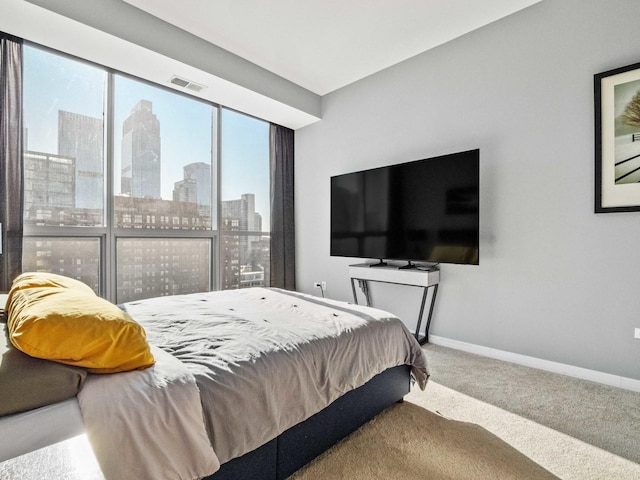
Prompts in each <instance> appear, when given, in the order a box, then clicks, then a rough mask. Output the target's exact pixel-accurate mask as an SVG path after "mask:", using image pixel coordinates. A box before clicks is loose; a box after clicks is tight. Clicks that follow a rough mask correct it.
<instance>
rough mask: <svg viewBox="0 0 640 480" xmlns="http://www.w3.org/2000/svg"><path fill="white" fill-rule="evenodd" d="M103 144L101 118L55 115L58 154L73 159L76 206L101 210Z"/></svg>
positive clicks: (102, 200) (65, 114)
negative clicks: (56, 119) (56, 120)
mask: <svg viewBox="0 0 640 480" xmlns="http://www.w3.org/2000/svg"><path fill="white" fill-rule="evenodd" d="M103 152H104V141H103V121H102V119H101V118H94V117H88V116H86V115H80V114H79V113H72V112H65V111H63V110H59V111H58V154H59V155H61V156H65V157H71V158H75V166H76V171H75V195H76V198H75V206H76V207H77V208H93V209H102V208H103V203H104V153H103Z"/></svg>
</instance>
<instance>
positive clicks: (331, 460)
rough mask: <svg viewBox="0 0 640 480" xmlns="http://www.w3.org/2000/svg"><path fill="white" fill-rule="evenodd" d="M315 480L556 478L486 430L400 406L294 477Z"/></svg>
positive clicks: (335, 447) (412, 406) (424, 410)
mask: <svg viewBox="0 0 640 480" xmlns="http://www.w3.org/2000/svg"><path fill="white" fill-rule="evenodd" d="M290 478H291V479H292V480H293V479H295V480H312V479H320V478H322V479H354V480H359V479H363V480H364V479H388V480H414V479H415V480H418V479H420V480H431V479H433V480H447V479H451V480H478V479H485V478H486V479H495V480H501V479H505V480H506V479H516V478H517V479H521V480H529V479H530V480H545V479H555V478H557V477H556V476H554V475H552V474H551V473H549V472H548V471H546V470H545V469H544V468H542V467H541V466H540V465H538V464H536V463H535V462H534V461H532V460H531V459H529V458H527V457H526V456H525V455H523V454H522V453H520V452H519V451H518V450H516V449H515V448H513V447H511V446H510V445H508V444H507V443H506V442H504V441H502V440H501V439H500V438H498V437H497V436H496V435H494V434H492V433H490V432H489V431H488V430H486V429H484V428H483V427H481V426H479V425H476V424H474V423H469V422H460V421H456V420H451V419H448V418H445V417H443V416H442V415H440V414H438V413H434V412H431V411H429V410H427V409H425V408H423V407H421V406H419V405H416V404H414V403H410V402H403V403H398V404H396V405H394V406H392V407H390V408H389V409H387V410H385V411H384V412H383V413H382V414H380V415H379V416H378V417H376V418H375V419H373V420H372V421H371V422H369V423H368V424H366V425H365V426H364V427H362V428H361V429H359V430H358V431H357V432H355V433H354V434H352V435H351V436H350V437H348V438H347V439H346V440H345V441H343V442H341V443H339V444H338V445H336V446H334V447H333V448H332V449H331V450H329V451H328V452H325V453H324V454H323V455H322V456H320V457H319V458H317V459H316V460H315V461H313V462H311V463H310V464H309V465H307V466H306V467H305V468H304V469H303V470H301V471H299V472H298V473H297V474H295V475H293V476H292V477H290Z"/></svg>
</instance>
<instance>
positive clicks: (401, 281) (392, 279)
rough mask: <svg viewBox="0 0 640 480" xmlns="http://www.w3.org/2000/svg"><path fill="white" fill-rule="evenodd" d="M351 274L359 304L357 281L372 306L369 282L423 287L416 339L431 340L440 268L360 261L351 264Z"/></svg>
mask: <svg viewBox="0 0 640 480" xmlns="http://www.w3.org/2000/svg"><path fill="white" fill-rule="evenodd" d="M349 276H350V277H351V290H352V291H353V301H354V303H355V304H356V305H357V304H358V297H357V295H356V285H355V282H356V281H357V282H358V284H359V286H360V289H361V290H362V293H364V297H365V299H366V301H367V306H368V307H370V306H371V297H370V295H369V284H368V282H382V283H393V284H396V285H409V286H412V287H422V288H423V292H422V302H421V303H420V314H419V315H418V324H417V326H416V331H415V337H416V340H418V342H419V343H420V345H423V344H425V343H427V342H428V341H429V325H430V324H431V316H432V314H433V306H434V305H435V303H436V295H437V294H438V284H439V283H440V270H439V269H438V268H437V267H432V268H431V269H429V270H425V269H417V268H412V269H406V270H405V269H400V268H398V266H397V265H385V266H375V267H372V266H371V264H369V263H359V264H356V265H349ZM432 288H433V294H432V295H431V305H430V307H429V314H428V316H427V324H426V325H425V328H424V335H420V326H421V325H422V317H423V315H424V307H425V303H426V301H427V295H428V293H429V290H430V289H432Z"/></svg>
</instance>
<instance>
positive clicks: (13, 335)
mask: <svg viewBox="0 0 640 480" xmlns="http://www.w3.org/2000/svg"><path fill="white" fill-rule="evenodd" d="M14 286H15V283H14ZM87 288H88V287H87ZM89 290H90V289H89ZM9 296H10V305H9V306H8V310H7V313H8V318H7V326H8V328H9V335H10V340H11V343H13V345H14V346H15V347H16V348H17V349H19V350H21V351H22V352H24V353H26V354H27V355H31V356H32V357H37V358H44V359H47V360H53V361H56V362H60V363H65V364H67V365H75V366H79V367H85V368H87V369H88V371H89V372H91V373H115V372H123V371H128V370H136V369H143V368H146V367H149V366H151V365H153V364H154V362H155V361H154V358H153V355H152V354H151V350H150V348H149V344H148V343H147V339H146V334H145V331H144V329H143V328H142V326H140V325H139V324H138V323H136V322H135V321H134V320H133V319H132V318H131V317H130V316H129V315H128V314H127V313H125V312H123V311H122V310H120V309H119V308H118V307H117V306H115V305H114V304H112V303H110V302H108V301H107V300H105V299H103V298H100V297H98V296H96V295H95V294H94V293H93V291H91V292H90V293H89V292H87V291H86V290H85V289H81V288H80V289H76V288H66V287H59V286H58V287H52V286H33V287H31V288H22V289H20V288H17V289H15V290H14V289H13V288H12V290H11V292H10V294H9Z"/></svg>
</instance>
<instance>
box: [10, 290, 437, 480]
mask: <svg viewBox="0 0 640 480" xmlns="http://www.w3.org/2000/svg"><path fill="white" fill-rule="evenodd" d="M120 309H121V311H123V312H125V313H126V315H128V316H130V317H131V318H132V319H133V320H134V321H135V322H136V323H137V324H139V325H141V326H142V327H143V329H144V332H145V334H146V339H147V340H148V343H149V345H150V346H151V347H150V348H151V352H152V353H153V355H154V357H155V364H154V365H153V366H151V367H149V368H145V369H143V370H133V371H127V372H121V373H114V374H108V375H95V374H87V375H86V377H85V378H84V379H82V380H81V386H80V389H79V392H78V394H77V396H76V397H73V398H71V399H68V400H65V401H62V402H55V404H54V405H63V404H65V403H66V404H69V403H70V402H71V404H73V402H77V405H78V406H79V409H76V413H75V414H73V415H75V416H76V417H77V411H78V410H79V411H80V413H81V423H82V426H83V428H84V430H85V431H86V432H87V434H88V436H89V438H90V440H91V443H92V445H93V448H94V451H95V453H96V457H97V458H98V461H99V462H100V464H101V467H102V470H103V472H104V473H105V477H106V478H108V479H109V478H126V476H128V477H129V478H138V477H140V476H141V475H142V476H143V477H144V478H164V476H165V475H166V472H167V469H169V470H170V471H173V470H171V469H172V468H174V464H173V463H172V464H171V465H169V467H167V462H169V463H171V462H173V461H174V460H175V465H176V466H175V471H176V472H177V475H176V476H175V478H199V477H206V478H208V479H211V480H224V479H233V478H265V479H276V478H277V479H282V478H287V477H288V476H290V475H291V474H292V473H294V472H295V471H296V470H297V469H299V468H300V467H301V466H303V465H304V464H306V463H307V462H308V461H310V460H311V459H313V458H314V457H315V456H317V455H318V454H320V453H321V452H322V451H324V450H326V449H327V448H328V447H330V446H331V445H333V444H334V443H335V442H336V441H338V440H339V439H341V438H343V437H344V436H346V435H348V434H349V433H350V432H352V431H353V430H355V429H356V428H358V427H359V426H360V425H362V424H363V423H365V422H366V421H368V420H369V419H371V418H372V417H373V416H375V415H376V414H377V413H379V412H380V411H382V410H383V409H384V408H386V407H387V406H389V405H391V404H392V403H394V402H397V401H400V400H402V398H403V396H404V395H405V394H406V393H408V391H409V388H410V382H411V381H417V382H418V383H419V384H420V386H421V387H423V388H424V386H425V384H426V381H427V378H428V370H427V365H426V359H425V358H424V353H423V351H422V349H421V348H420V346H419V345H418V343H417V342H416V341H415V339H414V337H413V335H411V333H410V332H408V330H407V329H406V328H405V327H404V325H402V322H400V321H399V320H398V319H397V318H395V317H393V316H392V315H390V314H388V313H386V312H382V311H380V310H376V309H372V308H368V307H362V306H356V305H351V304H347V303H344V302H338V301H333V300H329V299H321V298H317V297H313V296H310V295H305V294H301V293H296V292H290V291H285V290H279V289H268V288H251V289H245V290H236V291H226V292H208V293H199V294H190V295H180V296H173V297H160V298H156V299H149V300H143V301H138V302H129V303H127V304H123V305H121V306H120ZM41 361H45V360H41ZM74 368H76V367H75V366H74ZM0 373H1V370H0ZM145 382H150V383H145ZM159 384H162V388H158V386H159ZM167 386H168V388H167ZM174 387H175V388H174ZM172 391H173V392H174V393H171V395H178V396H177V397H171V396H169V397H168V396H167V392H172ZM194 391H195V392H196V393H195V395H196V397H195V399H194V397H193V392H194ZM185 392H190V393H189V394H188V395H191V396H189V397H188V398H187V397H185V395H186V394H185ZM154 396H159V397H161V398H158V399H156V398H153V397H154ZM141 399H142V400H141ZM167 399H168V400H167ZM156 401H157V402H159V403H157V404H155V403H154V402H156ZM145 402H147V403H145ZM148 402H151V403H148ZM196 404H197V405H196ZM135 405H138V406H137V407H135V408H133V407H132V406H135ZM150 405H151V406H150ZM187 405H193V410H192V411H191V410H190V409H189V408H187ZM42 408H51V406H50V407H41V408H36V409H31V410H29V411H28V412H16V413H13V414H10V415H6V416H5V417H0V432H2V431H3V428H4V425H6V424H7V421H14V422H15V421H16V419H18V418H20V417H21V416H28V415H31V416H33V412H37V411H40V410H41V409H42ZM158 412H162V413H158ZM185 414H186V415H187V416H188V417H189V418H188V419H187V421H186V423H185V422H184V419H181V418H179V417H181V416H184V415H185ZM203 419H204V421H203ZM3 422H4V423H3ZM74 422H75V423H74ZM74 422H67V424H68V425H76V424H77V419H76V421H74ZM181 422H182V423H181ZM196 423H198V424H199V425H196ZM74 428H77V426H74V427H73V428H72V430H73V429H74ZM14 430H15V429H14ZM17 430H18V431H19V430H20V429H19V428H18V429H17ZM203 432H204V433H203ZM194 437H195V438H196V440H193V438H194ZM190 442H192V443H190ZM44 443H46V440H45V441H44ZM205 443H206V445H205ZM178 445H182V446H183V451H182V452H178V453H177V458H175V459H174V458H172V457H171V455H173V454H170V451H172V450H174V449H175V448H176V446H178ZM24 448H28V447H24ZM198 449H200V450H198ZM194 452H200V453H198V454H197V455H195V454H194ZM10 454H12V455H13V454H15V452H10ZM189 455H191V456H194V455H195V456H197V457H198V458H192V457H189ZM5 456H6V454H5ZM141 457H144V458H143V459H142V460H141ZM114 459H118V460H117V461H116V460H114ZM135 459H138V460H137V461H136V460H135ZM181 462H182V463H181ZM193 465H197V468H199V469H196V470H193V469H192V467H193ZM200 467H202V468H200ZM185 468H186V471H185ZM141 472H144V473H141ZM123 475H124V476H123Z"/></svg>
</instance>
